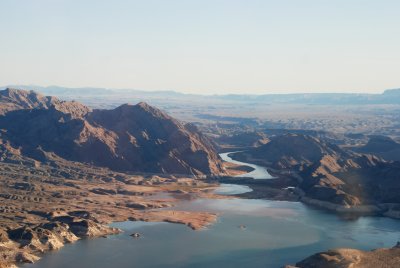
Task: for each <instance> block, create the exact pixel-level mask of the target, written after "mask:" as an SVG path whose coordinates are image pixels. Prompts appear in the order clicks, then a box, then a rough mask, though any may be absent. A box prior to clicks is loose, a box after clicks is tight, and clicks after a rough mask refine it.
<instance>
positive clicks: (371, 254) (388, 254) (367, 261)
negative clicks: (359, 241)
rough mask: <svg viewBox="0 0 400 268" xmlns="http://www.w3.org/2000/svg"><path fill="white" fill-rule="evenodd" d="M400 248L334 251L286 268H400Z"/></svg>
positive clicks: (397, 246) (314, 256)
mask: <svg viewBox="0 0 400 268" xmlns="http://www.w3.org/2000/svg"><path fill="white" fill-rule="evenodd" d="M399 254H400V246H399V245H396V246H395V247H393V248H381V249H376V250H373V251H362V250H356V249H347V248H343V249H334V250H329V251H326V252H320V253H317V254H315V255H312V256H311V257H308V258H307V259H305V260H303V261H300V262H298V263H297V264H296V266H286V268H338V267H343V268H377V267H399V266H400V260H399V257H398V256H399Z"/></svg>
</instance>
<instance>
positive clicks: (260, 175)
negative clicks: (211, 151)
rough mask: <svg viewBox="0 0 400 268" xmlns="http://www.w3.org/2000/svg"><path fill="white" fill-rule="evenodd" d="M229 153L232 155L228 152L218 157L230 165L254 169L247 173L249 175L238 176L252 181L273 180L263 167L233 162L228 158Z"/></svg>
mask: <svg viewBox="0 0 400 268" xmlns="http://www.w3.org/2000/svg"><path fill="white" fill-rule="evenodd" d="M231 153H233V152H228V153H223V154H219V156H220V157H221V158H222V160H224V161H227V162H231V163H234V164H238V165H244V166H248V167H252V168H254V170H253V171H251V172H249V173H246V174H244V175H240V176H246V177H252V178H253V179H272V178H273V177H272V176H271V174H269V173H268V171H267V169H266V168H265V167H262V166H258V165H254V164H249V163H244V162H240V161H236V160H233V159H232V158H230V157H229V156H228V155H229V154H231Z"/></svg>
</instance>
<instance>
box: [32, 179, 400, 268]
mask: <svg viewBox="0 0 400 268" xmlns="http://www.w3.org/2000/svg"><path fill="white" fill-rule="evenodd" d="M224 187H225V190H221V191H222V192H225V194H233V193H236V192H243V191H248V190H249V189H247V188H242V187H237V186H233V187H231V186H230V185H225V186H223V188H224ZM244 187H245V186H244ZM177 209H184V210H193V211H211V212H215V213H218V214H219V218H218V221H217V223H215V224H213V225H211V226H209V227H208V228H205V229H204V230H201V231H193V230H191V229H190V228H188V227H186V226H184V225H179V224H171V223H148V222H120V223H114V224H112V226H114V227H118V228H121V229H123V230H124V231H125V232H124V233H122V234H119V235H114V236H109V237H107V238H97V239H86V240H81V241H78V242H77V243H75V244H70V245H67V246H65V247H64V248H62V249H61V250H60V251H58V252H53V253H50V254H47V255H45V256H44V257H43V259H41V260H40V261H39V262H37V263H36V264H34V265H26V267H29V268H34V267H35V268H36V267H45V268H46V267H59V268H63V267H98V268H103V267H219V268H220V267H282V266H283V265H285V264H289V263H295V262H296V261H299V260H301V259H303V258H305V257H307V256H309V255H311V254H313V253H316V252H318V251H322V250H327V249H330V248H335V247H352V248H359V249H373V248H377V247H391V246H394V245H395V243H396V242H397V241H398V240H399V238H400V221H398V220H393V219H389V218H380V217H362V218H359V219H357V220H353V221H346V220H342V219H340V218H339V217H337V216H336V215H333V214H329V213H326V212H324V211H320V210H315V209H310V208H309V207H307V206H305V205H303V204H301V203H298V202H286V201H268V200H255V199H253V200H252V199H196V200H182V201H180V203H179V204H178V206H177ZM133 232H138V233H140V234H141V235H142V236H141V237H140V238H138V239H134V238H132V237H130V236H129V235H130V234H131V233H133Z"/></svg>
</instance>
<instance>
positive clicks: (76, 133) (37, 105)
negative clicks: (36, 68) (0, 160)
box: [0, 88, 223, 175]
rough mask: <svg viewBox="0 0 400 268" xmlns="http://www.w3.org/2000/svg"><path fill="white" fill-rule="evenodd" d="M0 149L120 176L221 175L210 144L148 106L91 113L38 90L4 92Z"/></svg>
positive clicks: (0, 94)
mask: <svg viewBox="0 0 400 268" xmlns="http://www.w3.org/2000/svg"><path fill="white" fill-rule="evenodd" d="M0 126H1V130H0V155H1V153H2V150H7V151H8V152H14V153H16V154H21V155H26V156H28V157H31V158H34V159H36V160H39V161H47V160H49V159H51V158H53V157H60V158H63V159H66V160H69V161H78V162H83V163H88V164H93V165H96V166H101V167H108V168H110V169H113V170H117V171H132V172H149V173H169V174H195V175H199V174H220V173H222V172H223V168H222V161H221V159H220V158H219V156H218V154H217V152H216V151H215V149H214V146H213V144H212V142H211V141H210V140H209V139H208V138H207V137H205V136H204V135H203V134H202V133H200V131H198V129H197V128H196V127H195V126H193V125H191V124H184V123H181V122H180V121H178V120H176V119H174V118H172V117H171V116H169V115H167V114H166V113H164V112H163V111H161V110H159V109H157V108H155V107H152V106H150V105H148V104H146V103H144V102H141V103H139V104H137V105H130V104H124V105H121V106H119V107H117V108H115V109H112V110H100V109H98V110H92V109H90V108H88V107H86V106H85V105H83V104H81V103H79V102H75V101H61V100H59V99H58V98H55V97H45V96H43V95H41V94H38V93H36V92H34V91H24V90H18V89H12V88H7V89H5V90H3V91H0Z"/></svg>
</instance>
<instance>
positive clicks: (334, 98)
mask: <svg viewBox="0 0 400 268" xmlns="http://www.w3.org/2000/svg"><path fill="white" fill-rule="evenodd" d="M8 87H15V88H26V89H34V90H37V91H39V92H42V93H44V94H50V95H55V96H60V97H68V98H70V97H73V98H77V97H83V96H86V97H90V96H91V97H95V96H98V95H101V96H103V97H104V96H114V97H115V95H119V96H132V95H134V96H142V98H151V99H153V98H157V99H160V98H161V99H162V98H166V97H168V98H176V99H180V100H189V99H192V100H194V99H196V100H198V99H201V100H204V101H226V102H230V103H232V102H234V103H242V104H245V103H247V104H256V103H262V104H270V103H278V104H320V105H367V104H400V89H388V90H385V91H384V92H383V93H382V94H365V93H296V94H262V95H255V94H224V95H211V96H206V95H200V94H197V95H196V94H184V93H179V92H174V91H167V90H165V91H143V90H135V89H105V88H91V87H86V88H67V87H60V86H49V87H41V86H27V85H12V86H8Z"/></svg>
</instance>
